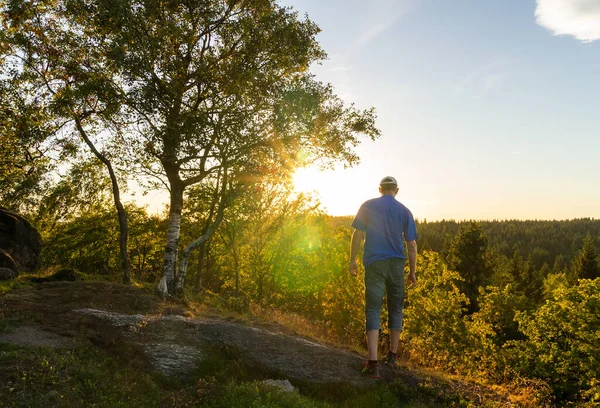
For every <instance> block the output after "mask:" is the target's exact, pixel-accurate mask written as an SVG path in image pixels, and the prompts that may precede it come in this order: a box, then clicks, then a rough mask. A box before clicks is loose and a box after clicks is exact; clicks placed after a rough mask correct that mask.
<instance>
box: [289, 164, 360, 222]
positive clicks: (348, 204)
mask: <svg viewBox="0 0 600 408" xmlns="http://www.w3.org/2000/svg"><path fill="white" fill-rule="evenodd" d="M292 180H293V183H294V191H295V192H296V193H309V194H312V195H313V196H314V197H315V198H317V199H318V200H319V202H320V203H321V208H322V209H323V210H325V212H327V213H328V214H330V215H353V214H355V213H356V211H357V210H358V207H359V206H360V203H361V199H362V197H361V194H356V188H357V186H356V185H354V186H353V180H355V179H353V178H352V176H351V175H350V174H349V173H348V172H347V171H345V170H344V169H328V170H320V169H318V168H314V167H303V168H299V169H296V171H295V173H294V176H293V178H292ZM359 185H360V184H359Z"/></svg>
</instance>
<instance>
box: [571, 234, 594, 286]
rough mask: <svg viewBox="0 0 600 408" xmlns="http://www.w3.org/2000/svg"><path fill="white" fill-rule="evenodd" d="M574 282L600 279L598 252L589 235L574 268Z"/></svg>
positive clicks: (584, 240)
mask: <svg viewBox="0 0 600 408" xmlns="http://www.w3.org/2000/svg"><path fill="white" fill-rule="evenodd" d="M572 277H573V278H574V279H573V280H577V279H596V278H598V277H600V264H599V262H598V251H597V250H596V245H595V244H594V240H593V239H592V236H591V235H590V234H588V235H587V236H586V237H585V238H584V239H583V244H582V247H581V250H580V251H579V254H578V255H577V258H575V265H574V268H573V275H572Z"/></svg>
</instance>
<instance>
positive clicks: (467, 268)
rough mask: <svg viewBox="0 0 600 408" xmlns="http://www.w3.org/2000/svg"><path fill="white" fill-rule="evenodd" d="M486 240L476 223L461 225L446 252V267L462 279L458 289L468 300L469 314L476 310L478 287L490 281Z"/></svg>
mask: <svg viewBox="0 0 600 408" xmlns="http://www.w3.org/2000/svg"><path fill="white" fill-rule="evenodd" d="M486 251H487V238H486V236H485V234H484V233H483V231H482V229H481V225H480V224H479V223H477V222H469V223H468V224H465V225H462V226H461V228H460V230H459V232H458V234H457V236H456V237H455V238H454V241H453V242H452V244H451V246H450V250H449V252H448V256H447V261H448V267H449V268H450V269H452V270H455V271H457V272H458V273H459V274H460V276H461V277H462V278H463V279H464V280H463V281H461V282H459V284H458V285H459V288H460V289H461V291H462V292H463V293H464V294H465V295H467V298H468V299H469V309H468V310H469V313H473V312H475V311H477V310H478V303H477V296H478V294H479V287H481V286H485V284H486V283H487V282H488V281H489V280H490V272H491V271H490V267H489V264H488V261H487V259H486Z"/></svg>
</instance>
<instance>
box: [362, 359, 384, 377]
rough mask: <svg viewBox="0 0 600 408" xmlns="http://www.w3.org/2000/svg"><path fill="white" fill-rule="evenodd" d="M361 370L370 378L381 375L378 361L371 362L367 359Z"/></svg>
mask: <svg viewBox="0 0 600 408" xmlns="http://www.w3.org/2000/svg"><path fill="white" fill-rule="evenodd" d="M361 372H362V374H364V375H366V376H368V377H371V378H378V379H379V378H381V375H380V374H379V363H371V362H370V361H369V360H367V362H366V363H365V366H364V368H363V369H362V371H361Z"/></svg>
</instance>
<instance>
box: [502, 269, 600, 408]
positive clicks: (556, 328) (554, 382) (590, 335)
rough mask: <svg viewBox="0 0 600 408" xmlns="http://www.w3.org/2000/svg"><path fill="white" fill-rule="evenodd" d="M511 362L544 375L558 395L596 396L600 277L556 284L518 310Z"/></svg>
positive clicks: (599, 369)
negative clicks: (519, 338)
mask: <svg viewBox="0 0 600 408" xmlns="http://www.w3.org/2000/svg"><path fill="white" fill-rule="evenodd" d="M516 318H517V321H518V322H519V324H520V330H521V331H522V332H523V333H524V334H525V335H526V336H527V341H524V342H519V343H517V344H516V347H518V349H519V350H520V354H518V359H519V361H516V362H515V363H514V364H515V367H517V369H518V370H519V371H520V372H521V373H522V374H523V375H526V376H532V377H535V378H540V379H543V380H545V381H547V382H548V383H549V384H550V385H551V386H552V389H553V391H554V394H555V396H556V397H557V399H558V400H563V399H569V400H582V401H590V402H596V403H598V402H600V392H599V390H600V279H595V280H587V279H583V280H580V281H579V285H578V286H574V287H570V288H564V287H560V288H558V289H556V290H555V291H554V293H553V299H551V300H548V301H546V304H544V305H543V306H541V307H540V308H539V309H537V310H535V311H533V312H521V313H518V314H517V316H516Z"/></svg>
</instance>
